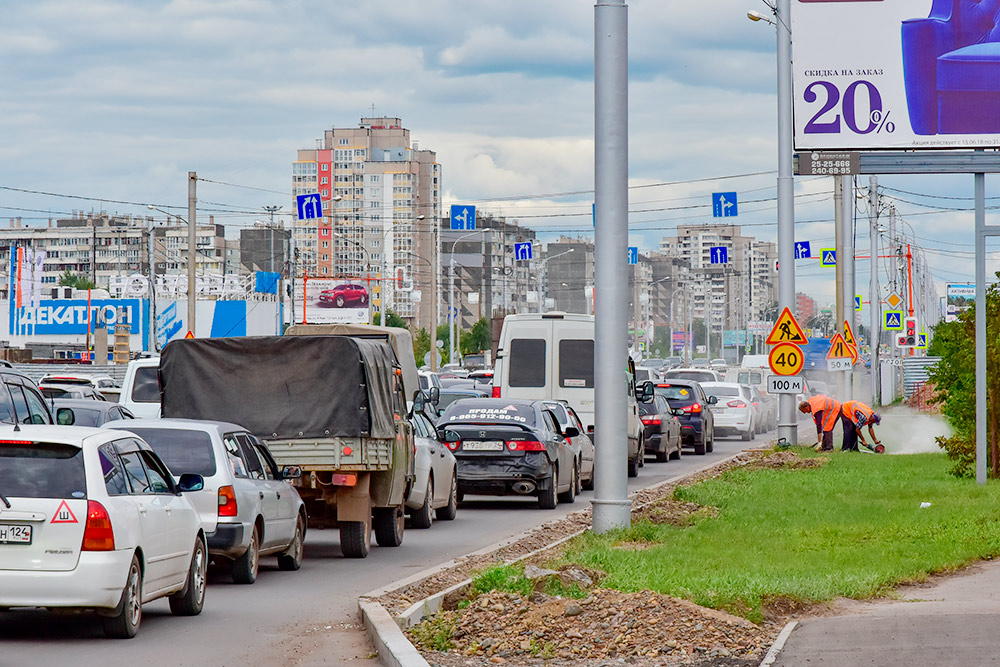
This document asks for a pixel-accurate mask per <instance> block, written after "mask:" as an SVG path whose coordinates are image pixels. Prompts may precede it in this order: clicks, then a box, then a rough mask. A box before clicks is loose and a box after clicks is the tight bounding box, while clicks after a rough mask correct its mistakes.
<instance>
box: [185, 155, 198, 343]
mask: <svg viewBox="0 0 1000 667" xmlns="http://www.w3.org/2000/svg"><path fill="white" fill-rule="evenodd" d="M197 209H198V173H197V172H194V171H189V172H188V266H187V274H188V289H187V302H188V303H187V325H188V331H190V332H191V334H192V335H194V336H197V335H198V332H197V331H196V330H195V329H196V324H197V321H196V318H197V305H198V287H197V285H195V281H196V280H197V278H196V274H195V258H196V257H197V253H198V249H197V246H198V227H197V224H196V220H195V216H196V215H197Z"/></svg>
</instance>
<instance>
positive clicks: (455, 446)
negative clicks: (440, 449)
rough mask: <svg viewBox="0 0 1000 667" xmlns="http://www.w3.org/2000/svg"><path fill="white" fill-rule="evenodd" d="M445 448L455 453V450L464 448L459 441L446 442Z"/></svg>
mask: <svg viewBox="0 0 1000 667" xmlns="http://www.w3.org/2000/svg"><path fill="white" fill-rule="evenodd" d="M444 446H445V447H447V448H448V449H450V450H451V451H453V452H454V451H455V450H457V449H458V448H459V447H461V446H462V441H461V440H458V441H456V442H446V443H444Z"/></svg>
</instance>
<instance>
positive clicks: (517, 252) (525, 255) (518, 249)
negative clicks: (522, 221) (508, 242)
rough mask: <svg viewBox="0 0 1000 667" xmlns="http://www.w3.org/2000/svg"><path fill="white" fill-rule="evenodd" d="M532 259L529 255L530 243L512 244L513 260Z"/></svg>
mask: <svg viewBox="0 0 1000 667" xmlns="http://www.w3.org/2000/svg"><path fill="white" fill-rule="evenodd" d="M531 258H532V255H531V243H530V242H528V243H515V244H514V259H515V260H518V261H522V260H529V259H531Z"/></svg>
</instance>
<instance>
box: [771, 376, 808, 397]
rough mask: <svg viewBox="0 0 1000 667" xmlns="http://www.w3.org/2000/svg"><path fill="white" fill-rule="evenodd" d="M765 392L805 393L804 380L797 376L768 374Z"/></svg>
mask: <svg viewBox="0 0 1000 667" xmlns="http://www.w3.org/2000/svg"><path fill="white" fill-rule="evenodd" d="M767 393H769V394H802V393H805V381H804V380H803V379H802V378H801V377H798V376H794V377H785V376H782V375H769V376H768V377H767Z"/></svg>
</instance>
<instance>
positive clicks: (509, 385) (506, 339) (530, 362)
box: [493, 311, 644, 477]
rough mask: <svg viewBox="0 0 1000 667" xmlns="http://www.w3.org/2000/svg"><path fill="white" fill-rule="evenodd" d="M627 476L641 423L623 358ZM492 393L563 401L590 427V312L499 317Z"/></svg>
mask: <svg viewBox="0 0 1000 667" xmlns="http://www.w3.org/2000/svg"><path fill="white" fill-rule="evenodd" d="M627 369H628V370H627V373H626V382H625V385H626V387H625V390H626V392H627V395H628V433H629V436H628V438H629V455H628V460H629V475H630V476H633V477H634V476H635V475H636V474H638V470H639V466H640V465H642V457H643V447H644V443H643V442H642V422H641V421H640V419H639V408H638V404H637V402H636V396H635V365H634V363H633V361H632V359H631V358H629V359H628V367H627ZM493 396H494V397H495V398H521V399H527V400H546V401H560V400H561V401H566V402H567V403H569V404H570V405H571V406H572V407H573V409H574V410H576V412H577V414H578V415H579V417H580V420H581V421H582V422H583V424H584V426H585V427H586V428H587V430H588V431H589V430H590V429H591V428H592V427H593V425H594V316H593V315H580V314H577V313H563V312H559V311H553V312H548V313H519V314H517V315H508V316H507V317H505V318H504V321H503V329H501V331H500V344H499V346H498V348H497V358H496V362H495V364H494V367H493Z"/></svg>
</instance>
